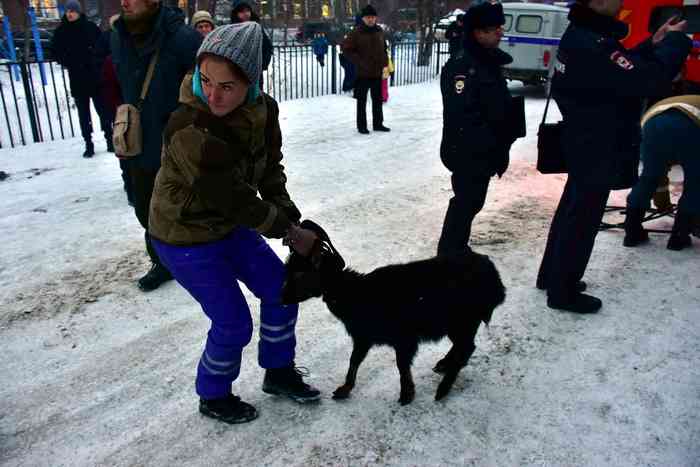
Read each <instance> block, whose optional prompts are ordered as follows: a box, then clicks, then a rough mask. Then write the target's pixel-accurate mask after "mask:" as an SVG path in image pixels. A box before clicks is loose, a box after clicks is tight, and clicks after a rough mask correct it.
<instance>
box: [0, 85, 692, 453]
mask: <svg viewBox="0 0 700 467" xmlns="http://www.w3.org/2000/svg"><path fill="white" fill-rule="evenodd" d="M514 92H515V93H519V94H524V95H525V96H526V98H527V114H528V120H529V127H528V130H529V135H530V136H529V137H528V138H526V139H524V140H520V141H518V142H517V143H516V145H515V146H514V148H513V151H512V163H511V166H510V169H509V171H508V173H507V174H506V175H505V176H504V177H503V179H500V180H498V179H494V180H493V183H492V185H491V190H490V193H489V197H488V200H487V204H486V207H485V209H484V211H483V212H482V213H481V214H480V215H479V216H478V217H477V219H476V221H475V232H474V237H473V246H474V248H475V249H476V250H477V251H480V252H483V253H487V254H489V255H490V256H491V258H492V260H493V261H494V262H495V263H496V265H497V267H498V268H499V269H500V272H501V275H502V277H503V280H504V283H505V284H506V286H507V288H508V298H507V300H506V302H505V304H503V305H502V306H501V307H500V308H498V309H497V310H496V313H495V315H494V320H493V322H492V325H491V326H490V328H489V329H488V330H487V329H482V330H481V331H480V332H479V335H478V336H477V345H478V349H477V351H476V352H475V354H474V356H473V358H472V360H471V362H470V363H469V366H468V367H467V368H465V369H464V370H463V371H462V373H461V374H460V376H459V378H458V380H457V383H456V385H455V388H454V389H453V391H452V393H451V394H450V396H449V397H448V398H447V399H446V400H445V401H444V402H443V403H435V402H434V400H433V396H434V393H435V390H436V388H437V383H438V381H439V378H438V376H437V375H435V374H434V373H433V372H432V371H431V368H432V366H433V364H434V363H435V362H436V361H437V359H438V358H440V357H441V356H442V355H443V354H444V352H446V351H447V348H448V343H447V342H441V343H438V344H433V345H425V346H422V347H421V349H420V351H419V354H418V357H417V358H416V362H415V364H414V377H415V380H416V389H417V396H416V400H415V401H414V402H413V404H412V405H410V406H407V407H401V406H399V404H398V402H397V399H398V390H399V382H398V372H397V370H396V367H395V363H394V355H393V352H391V351H390V350H389V349H386V348H380V349H375V350H373V351H372V352H371V353H370V355H369V357H368V358H367V360H366V361H365V363H364V365H363V367H362V368H361V370H360V374H359V377H358V386H357V388H356V389H355V391H354V393H353V396H352V398H351V399H349V400H348V401H345V402H343V403H336V402H335V401H333V400H331V399H330V394H331V393H332V391H333V390H334V389H335V388H336V387H337V385H339V384H340V383H341V382H342V380H343V377H344V374H345V370H346V365H347V359H348V357H349V353H350V341H349V338H348V337H347V336H346V334H345V332H344V330H343V328H342V327H341V325H340V324H339V323H338V322H336V321H335V320H334V318H333V317H332V316H331V315H330V313H329V312H328V311H327V310H326V309H325V306H324V305H323V303H322V302H320V301H318V300H314V301H310V302H307V303H305V304H303V305H302V307H301V313H300V319H299V323H298V326H297V330H298V357H297V363H298V364H300V365H304V366H307V367H308V368H309V369H310V370H311V377H310V381H311V382H312V383H313V384H315V385H317V386H318V387H319V388H320V389H322V391H323V392H324V398H323V400H322V401H321V403H320V404H317V405H312V406H299V405H297V404H294V403H292V402H291V401H286V400H279V399H275V398H273V397H270V396H267V395H265V394H263V393H262V391H261V390H260V386H261V382H262V376H263V372H262V370H261V369H260V368H259V367H258V366H257V358H256V345H255V342H253V343H252V344H251V345H250V346H248V347H247V349H246V351H245V352H244V364H243V370H242V373H241V376H240V379H239V380H238V381H237V382H236V383H235V385H234V390H235V392H236V393H239V394H240V395H241V396H242V397H243V398H244V399H245V400H247V401H250V402H251V403H253V404H254V405H256V406H257V407H258V409H259V411H260V414H261V415H260V418H259V419H258V420H255V421H254V422H252V423H250V424H247V425H239V426H228V425H225V424H222V423H217V422H215V421H212V420H210V419H206V418H203V417H202V416H200V415H199V414H198V412H197V399H196V396H195V394H194V387H193V377H194V372H195V366H196V363H197V360H198V358H199V356H200V352H201V349H202V345H203V340H204V336H205V332H206V329H207V325H208V323H207V320H206V318H205V317H204V315H203V314H202V313H201V311H200V309H199V308H198V306H197V305H196V303H195V302H194V301H193V300H192V299H191V298H190V297H189V296H188V295H187V294H186V293H185V292H184V291H183V290H182V288H180V287H179V286H178V285H177V284H176V283H174V282H172V283H168V284H167V285H165V286H164V287H162V288H160V289H159V290H157V291H154V292H152V293H149V294H144V293H141V292H139V291H138V290H137V288H136V287H135V284H134V281H135V280H136V279H137V278H138V277H139V276H140V275H141V274H142V273H144V272H145V271H146V268H147V260H146V257H145V254H144V252H143V240H142V230H141V229H140V227H139V226H138V224H137V221H136V219H135V217H134V215H133V213H132V211H131V208H129V206H127V204H126V200H125V196H124V193H123V191H122V189H121V180H120V175H119V170H118V164H117V161H116V159H115V158H114V157H113V156H112V155H110V154H107V153H106V152H104V148H105V146H104V143H103V142H99V143H98V144H97V149H98V155H97V156H96V157H95V158H93V159H89V160H86V159H83V158H81V157H80V155H81V153H82V147H81V140H80V139H79V138H77V139H72V140H67V141H58V142H53V143H46V144H39V145H33V146H30V147H25V148H19V149H14V150H2V151H0V170H4V171H5V172H9V173H10V174H11V177H10V178H9V179H7V180H5V181H3V182H0V239H1V241H2V254H1V255H0V342H2V344H1V345H2V352H0V381H1V382H2V384H0V464H2V465H7V466H20V465H31V466H40V465H51V466H58V465H66V466H76V465H149V466H150V465H156V466H172V465H202V466H211V465H273V466H277V465H279V466H288V465H298V466H309V465H311V466H317V465H318V466H320V465H324V466H325V465H352V466H354V465H435V466H437V465H485V466H520V465H533V466H535V465H536V466H544V465H551V466H603V465H606V466H639V465H654V466H674V467H676V466H699V465H700V460H699V459H700V442H699V440H700V358H699V357H698V355H700V330H699V328H698V322H699V321H700V261H699V259H700V255H699V252H700V241H698V240H695V245H694V246H693V248H692V249H690V250H686V251H683V252H671V251H668V250H666V248H665V241H666V238H665V236H664V235H652V241H651V243H650V244H649V245H646V246H644V247H640V248H637V249H627V248H623V247H622V246H621V243H622V233H621V231H619V230H616V231H608V232H603V233H601V234H600V235H599V236H598V240H597V243H596V249H595V251H594V254H593V258H592V259H591V263H590V266H589V268H588V272H587V275H586V280H587V281H588V283H589V284H590V288H591V291H592V293H594V294H596V295H598V296H600V297H601V298H602V300H603V302H604V307H603V309H602V311H601V312H600V313H599V314H597V315H595V316H576V315H572V314H568V313H560V312H556V311H552V310H550V309H548V308H547V307H546V306H545V295H544V293H543V292H540V291H538V290H537V289H535V288H534V282H535V274H536V270H537V266H538V262H539V259H540V257H541V254H542V250H543V248H544V242H545V238H546V233H547V228H548V226H549V221H550V218H551V215H552V211H553V209H554V207H555V205H556V202H557V200H558V197H559V195H560V192H561V187H562V184H563V178H562V177H560V176H542V175H539V174H538V173H536V171H535V170H534V167H533V166H534V163H533V161H534V158H535V153H536V137H535V133H536V128H537V124H538V123H539V118H540V116H541V112H542V108H543V101H544V100H543V97H542V95H541V91H537V90H532V89H529V88H521V87H514ZM353 106H354V101H353V100H352V99H351V98H349V97H344V96H328V97H322V98H318V99H312V100H298V101H290V102H284V103H282V104H281V117H282V128H283V133H284V136H285V146H284V150H285V155H286V165H287V170H288V174H289V180H290V182H289V187H290V191H291V193H292V195H293V197H294V199H295V200H297V202H298V204H299V206H300V207H301V209H302V211H303V212H304V214H305V216H307V217H309V218H312V219H314V220H316V221H318V222H320V223H321V224H323V225H324V226H325V227H326V228H327V230H328V231H329V232H330V233H331V235H332V236H333V239H334V243H335V245H336V246H337V247H338V249H339V250H340V251H341V253H343V255H344V256H345V258H346V259H347V260H349V262H350V263H351V266H353V267H355V268H357V269H359V270H362V271H368V270H370V269H372V268H374V267H377V266H381V265H384V264H387V263H390V262H402V261H408V260H413V259H418V258H425V257H429V256H431V255H432V254H433V253H434V251H435V248H436V242H437V239H438V236H439V232H440V228H441V225H442V219H443V215H444V211H445V208H446V206H447V201H448V199H449V197H450V194H451V192H450V185H449V173H448V172H447V171H446V169H444V168H443V167H442V165H441V163H440V161H439V157H438V147H439V142H440V134H441V103H440V96H439V87H438V85H437V83H435V82H432V83H427V84H423V85H416V86H406V87H401V88H392V89H391V99H390V101H389V103H388V105H387V106H386V108H385V117H386V123H387V125H388V126H390V127H392V129H393V131H392V132H391V133H389V134H372V135H371V136H362V135H359V134H357V133H356V132H355V130H354V119H355V115H354V110H353ZM675 177H676V178H677V177H678V174H676V175H675ZM624 195H625V193H624V192H617V193H615V194H614V197H613V198H614V199H613V200H612V201H611V204H620V203H622V202H623V201H624ZM670 223H671V221H670V219H662V220H659V221H657V224H658V225H659V226H663V227H669V226H670ZM272 245H273V247H274V248H275V250H276V251H277V252H278V253H279V254H280V255H284V251H285V249H284V248H283V247H282V246H281V244H280V242H279V241H273V242H272ZM249 298H251V299H250V303H251V308H252V311H253V316H254V319H255V321H256V323H257V314H258V307H257V303H256V302H255V301H254V300H253V299H252V297H249Z"/></svg>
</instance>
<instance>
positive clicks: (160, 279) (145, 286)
mask: <svg viewBox="0 0 700 467" xmlns="http://www.w3.org/2000/svg"><path fill="white" fill-rule="evenodd" d="M172 279H173V276H172V274H170V271H168V270H167V269H166V268H165V266H163V265H161V264H156V263H154V264H153V266H151V270H150V271H148V272H147V273H146V275H145V276H143V277H142V278H141V279H139V289H141V290H143V291H144V292H150V291H151V290H156V289H157V288H158V287H160V286H161V285H163V284H164V283H165V282H168V281H169V280H172Z"/></svg>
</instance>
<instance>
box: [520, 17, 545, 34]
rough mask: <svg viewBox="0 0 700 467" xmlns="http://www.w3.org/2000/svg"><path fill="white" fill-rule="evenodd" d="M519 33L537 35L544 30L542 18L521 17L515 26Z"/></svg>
mask: <svg viewBox="0 0 700 467" xmlns="http://www.w3.org/2000/svg"><path fill="white" fill-rule="evenodd" d="M515 30H516V31H517V32H522V33H525V34H537V33H538V32H540V31H541V30H542V17H541V16H535V15H520V16H518V22H517V23H516V25H515Z"/></svg>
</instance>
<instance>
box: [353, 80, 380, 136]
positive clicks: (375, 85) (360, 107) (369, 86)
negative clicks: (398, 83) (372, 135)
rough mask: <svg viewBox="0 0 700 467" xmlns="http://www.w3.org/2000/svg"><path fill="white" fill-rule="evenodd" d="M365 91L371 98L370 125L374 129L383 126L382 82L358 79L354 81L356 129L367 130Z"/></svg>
mask: <svg viewBox="0 0 700 467" xmlns="http://www.w3.org/2000/svg"><path fill="white" fill-rule="evenodd" d="M367 91H369V92H370V95H371V96H372V125H373V126H374V127H375V128H376V127H379V126H382V125H383V124H384V115H383V113H382V80H381V78H377V79H368V78H358V79H357V81H355V99H357V129H358V130H366V129H367Z"/></svg>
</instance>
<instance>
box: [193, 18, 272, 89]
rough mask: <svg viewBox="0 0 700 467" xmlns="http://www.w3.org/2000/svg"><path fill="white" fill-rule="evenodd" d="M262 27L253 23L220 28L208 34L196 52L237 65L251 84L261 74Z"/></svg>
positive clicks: (256, 80)
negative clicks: (221, 58) (216, 56)
mask: <svg viewBox="0 0 700 467" xmlns="http://www.w3.org/2000/svg"><path fill="white" fill-rule="evenodd" d="M262 37H263V36H262V27H261V26H260V25H259V24H258V23H256V22H253V21H246V22H245V23H238V24H229V25H226V26H221V27H218V28H216V29H214V30H213V31H212V32H210V33H209V34H208V35H207V37H206V38H204V41H203V42H202V45H201V46H200V47H199V51H198V52H197V59H199V57H200V56H201V55H202V54H205V53H207V54H212V55H218V56H219V57H223V58H225V59H227V60H229V61H230V62H233V63H234V64H235V65H237V66H238V67H239V68H240V69H241V70H243V73H245V75H246V76H247V77H248V80H249V81H250V82H251V83H253V84H254V83H257V82H258V79H259V78H260V74H261V72H262Z"/></svg>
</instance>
